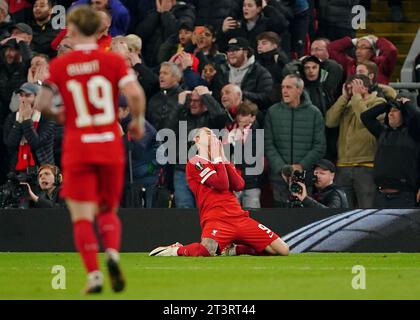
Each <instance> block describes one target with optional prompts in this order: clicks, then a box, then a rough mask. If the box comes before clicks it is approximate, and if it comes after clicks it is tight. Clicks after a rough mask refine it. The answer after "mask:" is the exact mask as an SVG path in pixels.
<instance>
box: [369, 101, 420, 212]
mask: <svg viewBox="0 0 420 320" xmlns="http://www.w3.org/2000/svg"><path fill="white" fill-rule="evenodd" d="M411 99H412V101H410V99H408V98H407V95H405V94H399V95H398V99H397V100H394V101H391V102H388V103H385V104H380V105H376V106H375V107H373V108H371V109H369V110H367V111H365V112H363V113H362V114H361V120H362V122H363V124H364V125H365V126H366V128H367V129H368V130H369V131H370V133H372V134H373V135H374V136H375V137H376V139H377V141H378V149H377V151H376V155H375V161H374V171H373V176H374V179H375V183H376V197H375V203H374V205H375V208H398V209H401V208H413V207H415V206H416V203H419V202H420V111H419V109H418V108H417V107H416V103H415V100H414V99H413V98H411ZM383 114H385V121H384V123H381V122H380V121H379V120H378V119H377V118H378V116H379V115H383Z"/></svg>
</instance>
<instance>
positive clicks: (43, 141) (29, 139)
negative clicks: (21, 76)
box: [3, 83, 55, 172]
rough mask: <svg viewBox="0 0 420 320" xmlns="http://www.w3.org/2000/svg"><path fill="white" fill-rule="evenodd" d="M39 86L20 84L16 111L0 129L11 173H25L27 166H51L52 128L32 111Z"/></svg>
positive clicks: (50, 124)
mask: <svg viewBox="0 0 420 320" xmlns="http://www.w3.org/2000/svg"><path fill="white" fill-rule="evenodd" d="M38 89H39V87H38V86H37V85H34V84H32V83H24V84H23V85H22V86H21V87H20V88H19V90H18V92H19V93H20V105H19V109H18V111H17V112H14V113H11V114H9V116H8V117H7V119H6V121H5V123H4V128H3V139H4V143H5V144H6V146H7V148H8V151H9V156H10V158H9V159H10V163H9V168H10V170H11V171H25V172H26V170H27V168H28V167H33V166H39V165H42V164H53V163H54V150H53V146H54V127H55V124H54V122H53V121H51V120H47V119H45V118H44V117H43V116H42V115H41V113H40V112H39V111H37V110H35V109H34V102H35V96H36V94H37V92H38Z"/></svg>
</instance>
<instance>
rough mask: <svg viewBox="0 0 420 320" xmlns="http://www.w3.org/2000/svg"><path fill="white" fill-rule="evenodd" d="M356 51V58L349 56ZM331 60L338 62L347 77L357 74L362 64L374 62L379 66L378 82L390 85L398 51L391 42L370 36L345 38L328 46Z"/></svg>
mask: <svg viewBox="0 0 420 320" xmlns="http://www.w3.org/2000/svg"><path fill="white" fill-rule="evenodd" d="M353 48H355V49H356V57H355V58H353V57H351V56H350V55H348V54H347V50H351V49H353ZM328 52H329V54H330V58H331V59H333V60H335V61H337V62H338V63H339V64H341V66H342V67H343V69H344V72H345V73H346V76H347V77H350V76H352V75H354V74H355V73H356V66H357V64H358V63H360V62H364V61H373V62H374V63H376V65H377V66H378V82H379V83H382V84H388V83H389V79H390V77H391V74H392V72H393V71H394V67H395V64H396V63H397V55H398V50H397V48H396V47H395V46H394V44H392V43H391V42H390V41H389V40H387V39H385V38H382V37H381V38H378V37H376V36H374V35H368V36H365V37H362V38H357V39H351V38H350V37H344V38H342V39H339V40H336V41H333V42H331V43H330V44H329V46H328Z"/></svg>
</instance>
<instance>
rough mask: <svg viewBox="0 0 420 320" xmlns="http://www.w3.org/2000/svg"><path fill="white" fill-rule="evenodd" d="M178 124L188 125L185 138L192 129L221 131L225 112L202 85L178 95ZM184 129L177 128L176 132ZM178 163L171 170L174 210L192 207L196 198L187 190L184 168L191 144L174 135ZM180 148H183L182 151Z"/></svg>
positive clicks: (223, 125) (224, 120) (224, 121)
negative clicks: (204, 128) (205, 128)
mask: <svg viewBox="0 0 420 320" xmlns="http://www.w3.org/2000/svg"><path fill="white" fill-rule="evenodd" d="M178 103H179V107H180V108H179V110H180V111H179V114H178V120H179V122H178V123H179V125H181V124H182V123H184V124H186V126H187V133H188V135H189V134H190V133H191V132H192V131H193V130H195V129H198V128H202V127H208V128H211V129H223V128H224V127H225V123H226V119H227V117H226V111H225V110H223V108H222V107H221V106H220V104H219V103H218V102H217V101H216V100H215V99H214V98H213V97H212V95H211V92H210V91H209V89H208V88H207V87H205V86H198V87H196V88H195V89H194V90H193V91H183V92H181V93H180V94H179V96H178ZM182 131H183V130H181V129H178V128H177V131H176V132H177V133H178V132H182ZM177 145H178V146H179V148H177V151H178V152H177V153H178V157H177V159H178V162H177V164H176V165H175V170H174V189H175V204H176V207H177V208H195V207H196V204H195V198H194V195H193V194H192V192H191V190H190V189H189V187H188V184H187V180H186V176H185V168H186V165H185V164H186V163H187V161H188V160H189V159H188V157H187V154H188V152H186V151H187V150H189V148H190V147H191V146H192V145H193V142H192V141H185V140H183V139H182V137H181V136H180V135H178V134H177ZM181 148H182V149H181Z"/></svg>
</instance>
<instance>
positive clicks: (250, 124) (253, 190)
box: [223, 101, 264, 209]
mask: <svg viewBox="0 0 420 320" xmlns="http://www.w3.org/2000/svg"><path fill="white" fill-rule="evenodd" d="M257 114H258V107H257V106H256V104H255V103H252V102H250V101H244V102H243V103H241V104H240V105H239V107H238V111H237V113H236V118H235V122H234V123H232V124H229V125H227V126H226V129H227V130H228V131H229V134H228V135H227V137H225V139H224V141H223V143H224V144H227V145H228V146H229V147H230V152H229V153H226V152H225V154H226V155H227V154H229V155H230V156H231V159H229V160H230V162H231V163H233V164H234V165H235V167H236V169H237V170H238V171H239V172H240V174H241V176H242V178H243V179H244V181H245V187H244V189H243V190H242V191H239V192H237V193H236V195H237V197H238V200H239V202H240V204H241V206H242V207H243V208H252V209H257V208H261V202H260V197H261V187H262V171H263V168H264V158H263V157H264V148H263V146H262V145H261V144H258V142H260V141H259V140H258V137H261V138H263V136H262V134H261V135H258V133H257V129H259V128H260V126H259V124H258V121H257ZM235 150H236V152H235ZM251 157H252V159H251ZM251 160H255V162H254V163H251V162H250V161H251ZM259 169H261V172H260V173H258V170H259Z"/></svg>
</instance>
